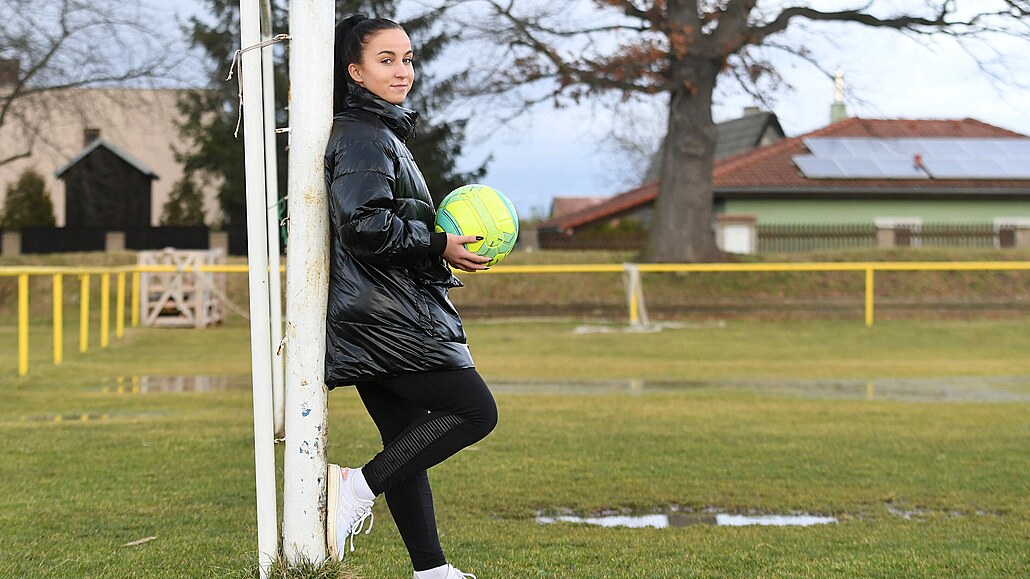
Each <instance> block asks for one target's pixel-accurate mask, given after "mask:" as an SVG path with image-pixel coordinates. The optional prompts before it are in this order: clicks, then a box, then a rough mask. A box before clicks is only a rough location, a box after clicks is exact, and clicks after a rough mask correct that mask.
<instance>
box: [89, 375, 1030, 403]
mask: <svg viewBox="0 0 1030 579" xmlns="http://www.w3.org/2000/svg"><path fill="white" fill-rule="evenodd" d="M251 388H252V382H251V379H250V376H203V375H202V376H126V377H120V378H117V379H113V380H110V381H108V382H107V383H105V384H103V385H101V386H100V387H99V388H98V390H99V391H100V392H104V393H115V394H150V393H175V392H225V391H229V390H250V389H251ZM490 389H491V390H493V391H494V392H495V393H497V394H514V395H519V394H535V395H546V394H558V395H612V394H615V395H619V394H623V395H639V396H646V395H648V394H657V393H665V392H677V391H680V392H682V391H690V390H712V389H717V390H736V391H746V392H756V393H760V394H768V395H773V396H783V397H790V398H802V399H837V400H870V401H873V400H883V401H900V402H1030V376H992V377H936V378H896V379H895V378H877V379H871V380H861V379H797V380H775V379H774V380H713V381H703V380H645V379H626V380H561V381H532V380H525V381H515V380H490Z"/></svg>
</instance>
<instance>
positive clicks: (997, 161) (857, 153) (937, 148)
mask: <svg viewBox="0 0 1030 579" xmlns="http://www.w3.org/2000/svg"><path fill="white" fill-rule="evenodd" d="M802 142H803V143H804V144H805V146H806V147H808V149H809V150H810V151H811V152H812V153H813V154H812V155H807V156H806V155H797V156H795V157H794V160H795V162H796V163H797V164H798V167H799V168H800V169H801V172H802V173H803V174H804V175H805V176H806V177H809V178H812V179H820V178H823V179H825V178H844V179H877V178H882V179H925V178H927V177H928V176H929V177H932V178H935V179H1030V139H1018V138H997V139H990V138H978V139H943V138H894V139H887V138H884V139H880V138H871V137H836V138H830V137H810V138H806V139H803V141H802ZM920 165H922V166H923V167H925V170H924V169H922V168H920Z"/></svg>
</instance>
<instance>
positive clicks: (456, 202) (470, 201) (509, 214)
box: [436, 185, 519, 266]
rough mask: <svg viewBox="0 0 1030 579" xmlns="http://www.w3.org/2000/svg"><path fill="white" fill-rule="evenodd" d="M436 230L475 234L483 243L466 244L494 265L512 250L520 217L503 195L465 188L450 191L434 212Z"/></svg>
mask: <svg viewBox="0 0 1030 579" xmlns="http://www.w3.org/2000/svg"><path fill="white" fill-rule="evenodd" d="M436 231H437V232H440V233H453V234H454V235H478V236H480V237H482V238H483V241H477V242H474V243H466V244H465V247H467V248H468V250H469V251H471V252H472V253H475V254H477V255H482V256H485V257H489V258H490V262H489V263H487V264H486V265H487V266H491V265H494V264H496V263H497V262H499V261H501V260H502V259H504V258H505V256H507V255H508V254H509V253H511V250H512V249H514V248H515V240H516V239H518V237H519V216H518V215H517V214H516V213H515V206H514V205H512V204H511V201H510V200H509V199H508V198H507V197H505V196H504V194H503V193H501V192H500V191H498V190H497V189H494V188H493V187H487V186H486V185H465V186H464V187H458V188H457V189H455V190H454V191H451V192H450V193H448V194H447V196H446V197H444V198H443V201H441V202H440V209H439V210H437V212H436Z"/></svg>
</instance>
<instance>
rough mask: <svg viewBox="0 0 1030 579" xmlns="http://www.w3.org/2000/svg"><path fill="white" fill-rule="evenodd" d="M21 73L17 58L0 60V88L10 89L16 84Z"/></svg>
mask: <svg viewBox="0 0 1030 579" xmlns="http://www.w3.org/2000/svg"><path fill="white" fill-rule="evenodd" d="M20 73H21V63H20V62H19V61H18V59H17V58H2V59H0V87H10V86H14V85H16V84H18V75H19V74H20Z"/></svg>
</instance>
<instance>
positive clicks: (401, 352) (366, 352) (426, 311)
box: [325, 85, 473, 388]
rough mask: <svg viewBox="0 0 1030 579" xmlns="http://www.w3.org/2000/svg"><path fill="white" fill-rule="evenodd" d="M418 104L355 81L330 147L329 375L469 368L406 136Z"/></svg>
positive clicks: (437, 237)
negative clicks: (393, 99) (402, 102)
mask: <svg viewBox="0 0 1030 579" xmlns="http://www.w3.org/2000/svg"><path fill="white" fill-rule="evenodd" d="M417 118H418V113H416V112H414V111H411V110H408V109H405V108H402V107H399V106H396V105H393V104H390V103H388V102H386V101H384V100H382V99H380V98H378V97H376V96H375V95H373V94H372V93H370V92H368V91H367V90H365V89H364V88H360V87H357V86H353V85H352V86H351V93H350V94H349V95H348V97H347V108H346V109H345V110H344V111H343V112H341V113H339V114H338V115H336V117H335V118H334V119H333V131H332V136H331V137H330V138H329V145H328V147H327V149H326V155H325V167H326V176H325V178H326V187H327V189H328V192H329V218H330V237H331V241H330V266H329V304H328V306H329V307H328V312H327V320H326V333H327V336H326V357H325V382H326V384H327V385H328V386H329V387H330V388H334V387H336V386H343V385H347V384H353V383H355V382H364V381H369V380H375V379H377V378H382V377H385V376H392V375H397V374H403V373H408V372H421V371H428V370H452V369H459V368H471V367H472V366H473V363H472V357H471V355H470V354H469V349H468V346H467V345H466V342H465V331H464V329H463V328H462V326H461V319H460V318H459V317H458V312H457V311H456V310H455V309H454V305H453V304H451V301H450V299H449V298H448V297H447V288H449V287H456V286H460V285H461V283H460V282H459V281H458V280H457V278H455V277H454V275H452V274H451V270H450V268H448V267H447V264H446V263H445V262H444V261H443V258H442V257H441V255H442V254H443V250H444V248H445V247H446V243H447V238H446V235H445V234H442V233H434V232H433V222H434V219H435V217H436V211H435V209H434V208H433V202H432V198H431V197H430V196H429V190H428V189H427V188H426V183H425V180H424V179H423V178H422V173H421V172H419V170H418V166H416V165H415V160H414V159H413V158H412V156H411V152H410V151H408V148H407V146H405V144H404V141H405V140H406V139H407V138H408V137H409V136H410V135H411V134H412V133H413V132H414V128H415V121H416V120H417Z"/></svg>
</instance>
